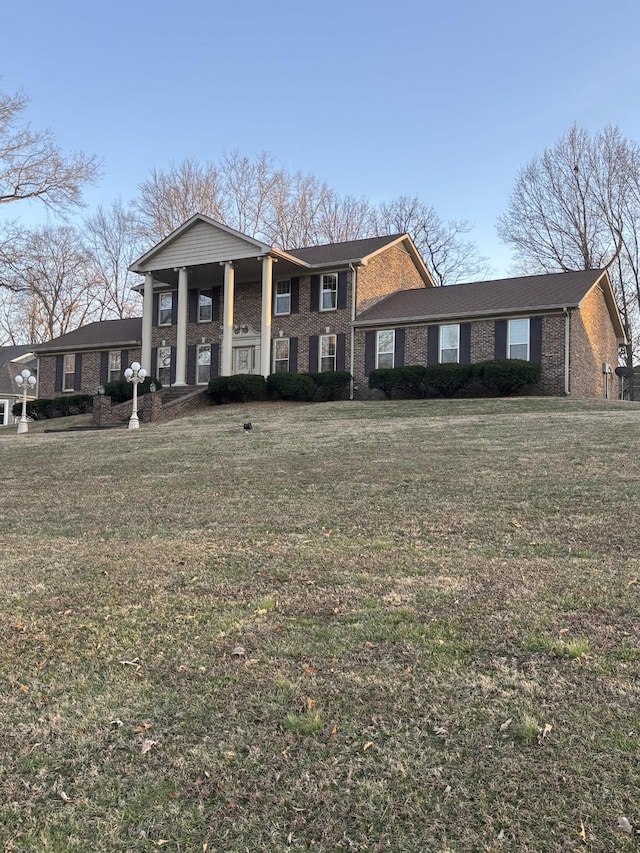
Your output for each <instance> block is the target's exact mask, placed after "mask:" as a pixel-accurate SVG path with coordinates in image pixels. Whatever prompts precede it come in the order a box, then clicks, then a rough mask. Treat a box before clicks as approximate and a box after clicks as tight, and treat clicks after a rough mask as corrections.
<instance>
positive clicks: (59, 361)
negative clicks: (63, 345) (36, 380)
mask: <svg viewBox="0 0 640 853" xmlns="http://www.w3.org/2000/svg"><path fill="white" fill-rule="evenodd" d="M63 370H64V356H63V355H57V356H56V383H55V386H54V390H55V391H62V372H63Z"/></svg>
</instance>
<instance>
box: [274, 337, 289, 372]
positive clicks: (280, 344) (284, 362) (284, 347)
mask: <svg viewBox="0 0 640 853" xmlns="http://www.w3.org/2000/svg"><path fill="white" fill-rule="evenodd" d="M288 370H289V338H276V339H275V340H274V347H273V372H274V373H287V372H288Z"/></svg>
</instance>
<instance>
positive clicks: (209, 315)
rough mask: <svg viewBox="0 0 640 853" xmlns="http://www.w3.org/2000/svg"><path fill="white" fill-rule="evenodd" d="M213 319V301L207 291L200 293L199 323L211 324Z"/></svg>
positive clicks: (200, 291)
mask: <svg viewBox="0 0 640 853" xmlns="http://www.w3.org/2000/svg"><path fill="white" fill-rule="evenodd" d="M212 319H213V299H212V297H211V293H210V292H209V291H207V290H199V291H198V323H210V322H211V320H212Z"/></svg>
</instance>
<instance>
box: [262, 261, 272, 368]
mask: <svg viewBox="0 0 640 853" xmlns="http://www.w3.org/2000/svg"><path fill="white" fill-rule="evenodd" d="M272 290H273V258H272V257H271V256H270V255H265V256H264V257H263V259H262V326H261V329H260V373H262V375H263V376H264V377H265V378H266V377H267V376H268V375H269V374H270V373H271V313H272V306H271V299H272Z"/></svg>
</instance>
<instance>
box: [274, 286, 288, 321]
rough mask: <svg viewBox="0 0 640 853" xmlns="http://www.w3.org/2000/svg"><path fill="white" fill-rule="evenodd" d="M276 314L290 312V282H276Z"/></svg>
mask: <svg viewBox="0 0 640 853" xmlns="http://www.w3.org/2000/svg"><path fill="white" fill-rule="evenodd" d="M275 313H276V314H291V282H290V281H289V280H287V281H277V282H276V304H275Z"/></svg>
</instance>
